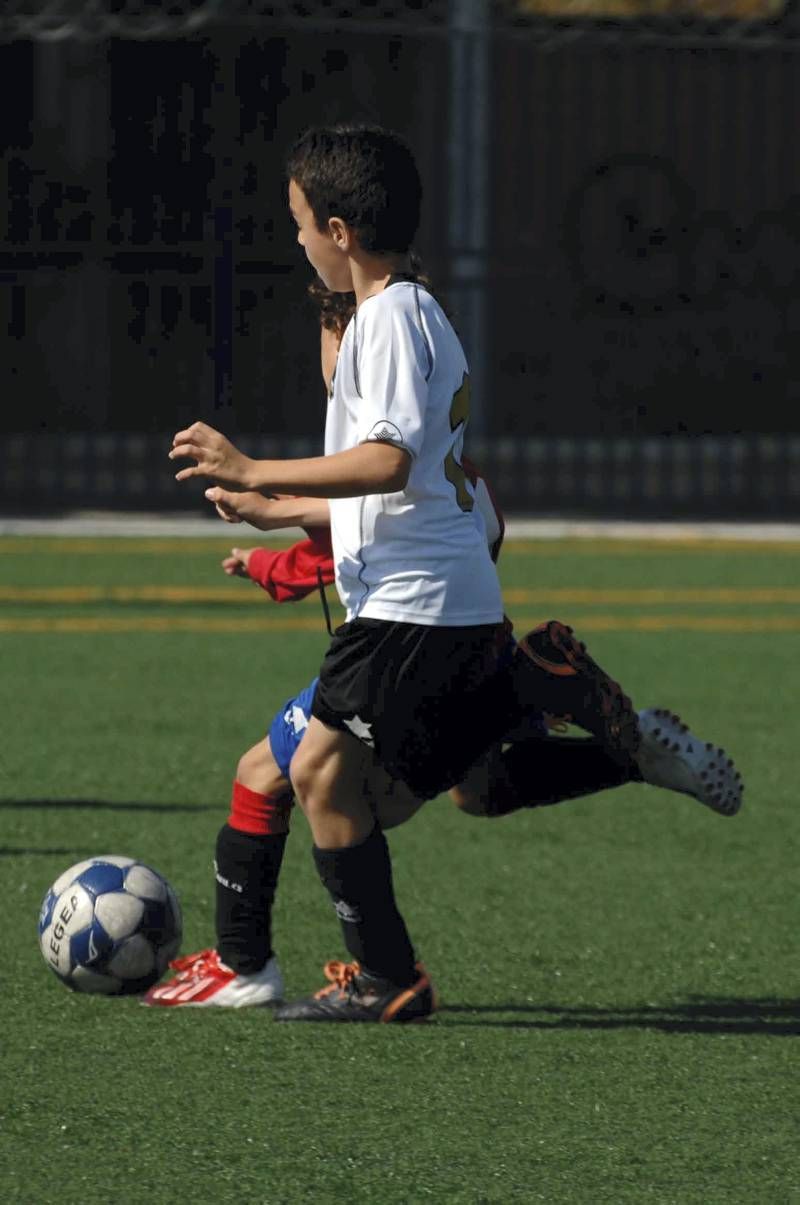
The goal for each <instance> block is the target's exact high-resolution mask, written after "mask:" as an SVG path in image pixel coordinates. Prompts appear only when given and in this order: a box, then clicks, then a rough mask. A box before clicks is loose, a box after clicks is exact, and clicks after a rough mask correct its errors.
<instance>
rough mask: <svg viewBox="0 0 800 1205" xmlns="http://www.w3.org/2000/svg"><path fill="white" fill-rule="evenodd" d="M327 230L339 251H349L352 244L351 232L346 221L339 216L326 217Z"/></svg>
mask: <svg viewBox="0 0 800 1205" xmlns="http://www.w3.org/2000/svg"><path fill="white" fill-rule="evenodd" d="M328 232H329V234H330V236H331V238H332V239H333V241H334V242H335V243H336V246H337V247H338V248H339V250H340V251H349V250H350V249H351V247H352V245H353V234H352V231H351V230H350V227H349V226H348V225H347V222H344V221H343V220H342V219H341V218H328Z"/></svg>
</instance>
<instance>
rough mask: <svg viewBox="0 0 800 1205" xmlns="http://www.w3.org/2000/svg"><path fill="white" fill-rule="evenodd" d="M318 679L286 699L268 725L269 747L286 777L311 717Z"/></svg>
mask: <svg viewBox="0 0 800 1205" xmlns="http://www.w3.org/2000/svg"><path fill="white" fill-rule="evenodd" d="M318 681H319V678H315V679H314V681H313V682H312V683H311V685H310V686H307V687H306V688H305V690H301V691H300V694H299V695H295V697H294V698H293V699H289V700H287V702H286V703H285V704H284V705H283V707H282V708H281V709H280V711H279V712H278V714H277V715H276V716H275V719H274V720H273V721H272V723H271V724H270V726H269V732H268V733H267V736H268V737H269V747H270V749H271V750H272V756H273V757H274V758H275V761H276V762H277V763H278V769H279V770H280V772H281V774H282V775H283V777H284V778H286V779H288V778H289V765H290V763H291V760H292V758H293V757H294V755H295V753H296V752H297V748H298V745H299V744H300V742H301V740H302V739H303V735H304V733H305V730H306V728H307V727H308V721H309V720H310V719H311V704H312V703H313V701H314V692H315V691H316V689H317V682H318Z"/></svg>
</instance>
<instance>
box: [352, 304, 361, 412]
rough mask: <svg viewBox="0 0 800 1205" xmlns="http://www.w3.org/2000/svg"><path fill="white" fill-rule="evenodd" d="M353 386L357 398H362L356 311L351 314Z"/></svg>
mask: <svg viewBox="0 0 800 1205" xmlns="http://www.w3.org/2000/svg"><path fill="white" fill-rule="evenodd" d="M353 384H354V385H355V387H356V393H357V394H358V396H359V397H363V395H362V393H361V378H360V377H359V375H358V310H356V312H355V314H353Z"/></svg>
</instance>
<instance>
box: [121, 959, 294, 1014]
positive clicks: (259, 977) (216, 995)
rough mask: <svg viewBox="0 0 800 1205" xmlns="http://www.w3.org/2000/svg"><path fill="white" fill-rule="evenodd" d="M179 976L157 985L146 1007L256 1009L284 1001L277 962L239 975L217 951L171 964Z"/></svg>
mask: <svg viewBox="0 0 800 1205" xmlns="http://www.w3.org/2000/svg"><path fill="white" fill-rule="evenodd" d="M169 965H170V966H171V967H172V969H173V970H174V971H177V972H178V973H177V975H176V976H175V978H174V979H168V980H167V982H166V983H157V984H156V986H155V987H151V988H150V990H149V992H147V994H146V995H145V996H144V997H143V999H142V1004H147V1005H150V1006H157V1007H162V1008H179V1007H181V1006H184V1007H189V1008H209V1007H213V1006H217V1007H220V1008H256V1007H259V1006H263V1005H266V1004H276V1003H277V1002H278V1001H279V1000H282V999H283V976H282V975H281V972H280V967H279V966H278V961H277V959H276V958H270V960H269V962H268V963H267V964H266V966H265V967H264V968H263V969H262V970H260V971H256V973H255V974H254V975H239V974H237V973H236V971H234V970H232V969H231V968H230V967H229V966H226V965H225V963H224V962H223V961H222V959H221V958H220V956H219V954H218V953H217V951H216V950H201V951H200V952H199V954H187V955H185V957H183V958H176V959H175V960H174V962H171V963H170V964H169Z"/></svg>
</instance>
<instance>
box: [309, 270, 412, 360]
mask: <svg viewBox="0 0 800 1205" xmlns="http://www.w3.org/2000/svg"><path fill="white" fill-rule="evenodd" d="M409 260H410V261H411V272H410V274H409V279H411V280H415V281H416V282H417V284H421V285H422V287H423V288H424V289H427V290H428V291H429V292H430V289H431V282H430V278H429V277H428V276H427V274H426V272H425V269H424V268H423V266H422V261H421V260H420V258H419V256H418V255H417V254H416V252H414V251H411V252H409ZM308 295H309V297H310V298H311V300H312V301H313V303H314V305H315V306H316V307H317V312H318V314H319V321H320V325H321V326H324V327H325V329H326V330H328V331H334V332H335V334H336V336H337V338H339V339H341V337H342V335H343V334H344V332H345V329H346V327H347V324H348V322H349V321H350V319H351V318H352V317H353V314H354V313H355V309H356V295H355V293H334V292H332V291H331V289H329V288H327V286H326V285H324V284H323V283H322V281H321V280H320V278H319V277H318V276H317V277H315V278H314V280H312V282H311V284H310V285H309V286H308Z"/></svg>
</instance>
